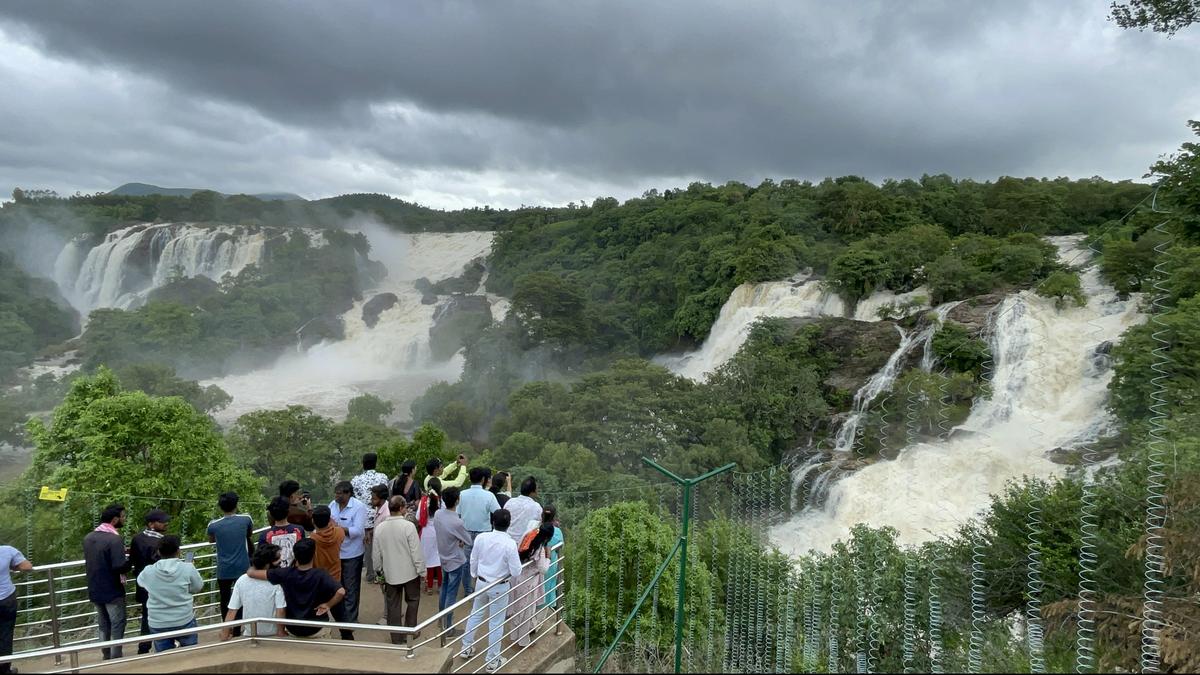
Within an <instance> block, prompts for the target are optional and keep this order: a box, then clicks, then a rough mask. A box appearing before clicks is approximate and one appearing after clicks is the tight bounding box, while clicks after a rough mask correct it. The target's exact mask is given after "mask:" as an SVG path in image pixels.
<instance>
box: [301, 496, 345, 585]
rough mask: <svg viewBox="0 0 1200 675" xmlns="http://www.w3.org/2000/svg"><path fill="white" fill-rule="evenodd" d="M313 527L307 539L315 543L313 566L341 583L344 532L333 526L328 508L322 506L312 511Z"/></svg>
mask: <svg viewBox="0 0 1200 675" xmlns="http://www.w3.org/2000/svg"><path fill="white" fill-rule="evenodd" d="M312 519H313V527H315V528H316V529H315V530H313V531H312V534H310V535H309V537H311V538H312V540H313V541H315V542H317V553H316V556H315V557H314V558H313V566H314V567H317V568H319V569H323V570H325V571H326V572H328V573H329V576H331V577H333V580H334V581H336V582H338V583H339V584H340V583H342V541H343V540H344V539H345V538H346V531H345V530H343V529H342V528H340V527H338V526H337V525H334V524H333V516H332V514H331V512H330V511H329V507H328V506H325V505H324V504H322V505H320V506H318V507H317V508H315V509H313V518H312Z"/></svg>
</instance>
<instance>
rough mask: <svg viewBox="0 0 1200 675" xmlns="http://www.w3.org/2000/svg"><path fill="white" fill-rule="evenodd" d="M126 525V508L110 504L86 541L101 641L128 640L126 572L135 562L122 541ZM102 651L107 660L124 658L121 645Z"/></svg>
mask: <svg viewBox="0 0 1200 675" xmlns="http://www.w3.org/2000/svg"><path fill="white" fill-rule="evenodd" d="M124 525H125V507H124V506H121V505H120V504H110V505H108V506H107V507H105V509H104V511H103V512H102V513H101V514H100V524H99V525H97V526H96V529H94V530H92V531H91V532H89V533H88V534H87V536H85V537H84V538H83V561H84V571H85V573H86V574H87V586H88V599H89V600H91V601H92V604H93V605H95V607H96V623H97V628H98V631H97V632H98V633H99V635H100V641H101V642H107V641H109V640H119V639H121V638H123V637H125V573H126V572H128V571H129V568H130V566H131V563H130V561H129V559H128V558H126V557H125V540H124V539H122V538H121V532H120V530H121V528H122V527H124ZM100 651H101V653H102V654H103V655H104V660H106V661H107V660H109V659H119V658H121V656H122V651H121V647H120V646H116V647H112V648H109V647H103V648H101V650H100Z"/></svg>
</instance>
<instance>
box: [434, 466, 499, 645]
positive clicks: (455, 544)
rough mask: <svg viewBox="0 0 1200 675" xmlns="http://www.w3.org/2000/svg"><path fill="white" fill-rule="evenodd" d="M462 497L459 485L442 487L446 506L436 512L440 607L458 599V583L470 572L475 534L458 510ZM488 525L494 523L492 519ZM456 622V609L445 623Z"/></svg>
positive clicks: (445, 626)
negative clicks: (468, 556) (440, 574)
mask: <svg viewBox="0 0 1200 675" xmlns="http://www.w3.org/2000/svg"><path fill="white" fill-rule="evenodd" d="M459 497H460V495H459V491H458V488H453V487H451V488H446V489H445V490H443V491H442V508H440V509H438V510H437V513H435V514H433V527H434V530H435V535H436V536H437V548H438V560H439V561H440V562H441V563H442V590H441V592H440V593H439V594H438V611H441V610H444V609H446V608H447V607H449V606H450V605H453V604H454V603H455V602H457V601H458V587H459V586H461V585H462V584H463V580H464V579H465V578H466V577H468V576H469V575H468V574H467V573H468V572H470V568H469V567H468V565H467V560H468V558H467V554H466V551H467V547H468V546H470V545H471V534H470V533H469V532H467V528H466V527H464V526H463V521H462V518H461V517H460V516H459V514H458V512H457V510H456V509H457V508H458V506H459ZM488 525H489V527H490V526H491V523H488ZM468 595H470V594H469V593H468ZM453 623H454V613H453V612H451V613H449V614H447V615H446V617H445V620H444V621H443V627H444V628H450V626H451V625H453ZM459 632H461V631H459V630H458V629H454V630H453V631H451V632H450V634H449V635H448V636H447V637H453V636H454V635H455V634H457V633H459Z"/></svg>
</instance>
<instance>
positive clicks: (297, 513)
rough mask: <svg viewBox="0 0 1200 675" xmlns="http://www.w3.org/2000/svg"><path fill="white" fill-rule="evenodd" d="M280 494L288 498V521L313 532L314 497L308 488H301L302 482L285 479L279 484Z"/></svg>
mask: <svg viewBox="0 0 1200 675" xmlns="http://www.w3.org/2000/svg"><path fill="white" fill-rule="evenodd" d="M279 496H280V497H283V498H284V499H286V500H288V517H287V521H288V522H289V523H291V524H293V525H299V526H300V527H302V528H304V531H305V532H312V530H313V522H312V512H313V506H312V499H311V498H310V497H309V496H308V491H307V490H303V491H302V490H301V489H300V484H299V483H297V482H296V481H294V480H285V481H283V482H282V483H280V484H279Z"/></svg>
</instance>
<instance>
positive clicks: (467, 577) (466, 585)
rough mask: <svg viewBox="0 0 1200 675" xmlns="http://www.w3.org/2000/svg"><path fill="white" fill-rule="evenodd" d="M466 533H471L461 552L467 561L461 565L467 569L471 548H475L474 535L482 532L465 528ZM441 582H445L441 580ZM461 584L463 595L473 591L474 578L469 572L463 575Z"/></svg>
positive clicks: (469, 566)
mask: <svg viewBox="0 0 1200 675" xmlns="http://www.w3.org/2000/svg"><path fill="white" fill-rule="evenodd" d="M467 534H469V535H471V543H470V544H469V545H468V546H466V547H465V548H463V553H464V554H465V555H466V556H467V562H466V563H464V564H463V567H464V568H466V569H468V570H469V569H471V549H473V548H475V537H478V536H479V535H481V534H483V533H482V532H475V531H474V530H467ZM443 572H444V571H443ZM443 583H445V582H443ZM462 584H463V591H464V597H465V596H467V595H470V594H472V593H474V592H475V580H474V579H472V578H471V574H470V572H467V573H466V574H464V575H463V582H462Z"/></svg>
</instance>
